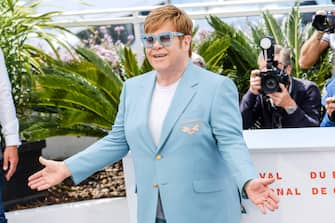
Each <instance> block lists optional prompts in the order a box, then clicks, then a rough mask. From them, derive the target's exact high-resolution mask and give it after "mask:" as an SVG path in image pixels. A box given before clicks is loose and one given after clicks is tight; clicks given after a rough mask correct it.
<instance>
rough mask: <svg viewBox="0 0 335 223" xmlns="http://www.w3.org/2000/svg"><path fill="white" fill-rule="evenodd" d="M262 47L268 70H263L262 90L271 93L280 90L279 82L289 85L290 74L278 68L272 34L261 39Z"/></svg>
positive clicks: (261, 75) (261, 73) (261, 76)
mask: <svg viewBox="0 0 335 223" xmlns="http://www.w3.org/2000/svg"><path fill="white" fill-rule="evenodd" d="M260 47H261V48H262V52H263V56H264V58H265V61H266V70H265V71H261V72H260V74H259V76H260V78H261V92H262V93H263V94H270V93H273V92H280V91H281V89H280V86H279V84H280V83H282V84H284V85H285V86H288V85H289V83H290V79H289V75H288V74H287V73H286V72H285V71H284V70H282V69H279V68H278V66H277V65H278V62H277V61H275V60H274V52H275V49H274V48H275V47H274V39H273V37H271V36H266V37H264V38H262V39H261V41H260Z"/></svg>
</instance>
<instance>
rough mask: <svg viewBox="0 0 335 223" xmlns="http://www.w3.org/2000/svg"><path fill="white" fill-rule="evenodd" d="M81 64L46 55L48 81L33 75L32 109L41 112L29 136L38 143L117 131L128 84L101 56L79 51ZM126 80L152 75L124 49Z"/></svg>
mask: <svg viewBox="0 0 335 223" xmlns="http://www.w3.org/2000/svg"><path fill="white" fill-rule="evenodd" d="M76 52H77V53H78V54H79V59H78V60H71V61H65V62H64V61H61V60H58V59H55V58H52V57H51V56H49V55H47V54H45V53H43V52H42V51H41V52H38V55H39V57H40V59H41V60H43V63H42V64H43V66H42V70H43V75H33V79H32V80H33V83H34V84H33V85H34V87H33V88H32V93H31V96H32V97H31V100H30V102H29V105H30V106H31V107H33V108H35V110H37V111H39V112H38V114H36V115H34V116H33V118H32V119H31V122H30V123H29V124H28V126H27V128H25V130H24V131H23V135H24V137H25V138H27V139H29V140H36V139H41V138H46V137H51V136H57V135H74V136H95V137H102V136H104V135H106V134H107V131H108V130H110V129H111V128H112V125H113V122H114V119H115V115H116V113H117V109H118V104H119V95H120V93H121V89H122V85H123V80H122V79H121V77H120V76H119V74H118V73H116V72H115V71H114V69H113V67H112V66H111V65H110V64H109V63H108V62H107V61H105V60H103V59H102V58H101V57H100V56H99V55H98V54H97V53H96V52H94V51H93V50H91V49H88V48H85V47H79V48H76ZM122 55H123V57H122V61H123V62H124V67H125V70H126V72H125V74H124V76H125V77H126V78H130V77H133V76H136V75H139V74H142V73H143V72H147V71H149V70H151V69H152V68H151V66H149V64H148V62H147V61H146V60H145V61H144V62H143V65H142V66H141V67H140V66H139V65H138V63H137V61H136V59H135V55H134V53H133V52H132V51H131V49H130V48H128V47H124V48H123V54H122Z"/></svg>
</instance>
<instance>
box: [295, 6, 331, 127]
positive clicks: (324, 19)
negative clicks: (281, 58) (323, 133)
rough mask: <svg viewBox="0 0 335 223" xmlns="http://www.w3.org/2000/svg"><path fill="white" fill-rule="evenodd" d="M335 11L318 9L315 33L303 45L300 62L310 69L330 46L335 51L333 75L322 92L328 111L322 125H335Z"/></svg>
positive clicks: (314, 20) (304, 67)
mask: <svg viewBox="0 0 335 223" xmlns="http://www.w3.org/2000/svg"><path fill="white" fill-rule="evenodd" d="M334 14H335V12H334V11H333V12H326V11H318V12H317V13H316V14H315V15H314V17H313V21H312V26H313V27H314V28H315V32H314V33H313V35H312V36H311V37H310V38H309V39H308V40H307V41H306V42H305V43H304V44H303V45H302V48H301V52H300V59H299V64H300V66H301V68H303V69H308V68H310V67H311V66H313V65H314V64H315V63H316V62H317V61H318V60H319V58H320V56H321V55H322V54H323V53H324V52H326V50H328V49H329V48H330V49H331V50H332V51H333V58H332V64H333V69H332V76H333V78H332V79H331V80H330V81H328V82H327V84H326V85H325V88H324V89H323V92H322V101H321V103H322V105H323V106H324V107H325V109H326V112H325V114H324V116H323V119H322V122H321V124H320V126H321V127H330V126H335V112H334V110H335V100H334V96H335V78H334V76H335V58H334V53H335V34H334V32H335V15H334Z"/></svg>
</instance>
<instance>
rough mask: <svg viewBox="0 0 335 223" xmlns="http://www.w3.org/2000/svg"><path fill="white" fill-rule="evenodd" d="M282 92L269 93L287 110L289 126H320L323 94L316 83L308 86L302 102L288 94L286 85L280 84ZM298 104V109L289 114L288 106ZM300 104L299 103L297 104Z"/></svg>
mask: <svg viewBox="0 0 335 223" xmlns="http://www.w3.org/2000/svg"><path fill="white" fill-rule="evenodd" d="M280 86H281V90H282V91H281V92H276V93H272V94H269V96H270V97H271V98H272V100H273V102H274V104H275V105H276V106H278V107H282V108H284V109H285V110H286V112H287V114H288V115H287V116H286V118H287V122H288V123H289V126H288V127H292V128H301V127H318V126H319V124H320V108H321V95H320V91H319V89H318V88H317V86H316V85H310V86H309V87H307V88H306V94H305V96H304V98H302V99H300V102H296V101H294V99H293V98H291V96H290V95H289V94H288V91H287V90H286V88H285V87H284V85H282V84H280ZM293 103H294V104H296V109H295V110H294V111H293V112H292V113H290V114H289V112H288V108H289V107H291V106H294V104H293ZM297 104H299V105H297Z"/></svg>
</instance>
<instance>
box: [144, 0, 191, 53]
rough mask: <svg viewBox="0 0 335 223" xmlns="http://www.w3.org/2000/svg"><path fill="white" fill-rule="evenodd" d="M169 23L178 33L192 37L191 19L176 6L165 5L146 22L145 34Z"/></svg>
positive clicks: (155, 11)
mask: <svg viewBox="0 0 335 223" xmlns="http://www.w3.org/2000/svg"><path fill="white" fill-rule="evenodd" d="M168 22H170V23H171V24H172V25H173V26H174V27H175V29H176V30H175V31H176V32H181V33H184V35H192V27H193V23H192V20H191V18H190V17H189V16H188V15H187V14H186V13H185V12H184V11H182V10H181V9H179V8H177V7H176V6H174V5H165V6H161V7H158V8H156V9H154V10H152V11H151V12H150V14H149V15H148V16H147V17H146V18H145V20H144V32H145V33H150V32H154V31H155V30H158V29H159V28H160V27H161V26H162V25H163V24H165V23H168ZM179 38H180V39H181V38H183V37H179ZM190 45H192V44H190ZM191 55H192V49H191V46H190V50H189V56H190V57H191Z"/></svg>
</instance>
